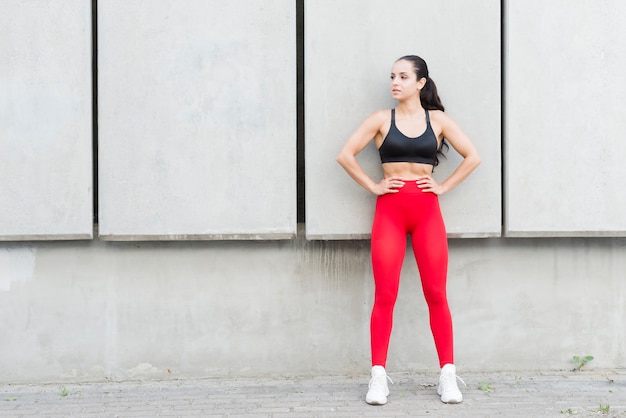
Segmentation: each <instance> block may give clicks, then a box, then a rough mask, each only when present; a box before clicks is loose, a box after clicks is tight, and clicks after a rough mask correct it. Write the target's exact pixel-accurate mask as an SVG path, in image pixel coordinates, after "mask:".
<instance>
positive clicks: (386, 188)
mask: <svg viewBox="0 0 626 418" xmlns="http://www.w3.org/2000/svg"><path fill="white" fill-rule="evenodd" d="M402 187H404V181H403V179H402V177H388V178H385V179H382V180H381V181H380V183H376V185H375V186H374V188H373V189H372V193H374V194H375V195H376V196H382V195H384V194H387V193H398V191H399V190H398V189H400V188H402Z"/></svg>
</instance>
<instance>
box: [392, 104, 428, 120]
mask: <svg viewBox="0 0 626 418" xmlns="http://www.w3.org/2000/svg"><path fill="white" fill-rule="evenodd" d="M398 113H400V114H401V115H402V116H405V117H407V118H411V117H415V116H420V115H422V114H424V108H423V107H422V103H421V102H420V101H416V102H410V103H409V102H401V103H398V106H396V114H398Z"/></svg>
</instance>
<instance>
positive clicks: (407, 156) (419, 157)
mask: <svg viewBox="0 0 626 418" xmlns="http://www.w3.org/2000/svg"><path fill="white" fill-rule="evenodd" d="M424 112H426V130H425V131H424V133H423V134H421V135H420V136H418V137H417V138H411V137H408V136H406V135H404V134H403V133H402V132H400V130H399V129H398V128H397V127H396V109H391V127H390V128H389V132H388V133H387V136H386V137H385V139H384V140H383V143H382V145H381V146H380V148H378V152H379V154H380V161H381V162H383V163H404V162H407V163H421V164H431V165H433V166H434V165H435V157H436V155H437V148H438V147H439V144H438V143H437V137H436V136H435V132H434V131H433V128H432V126H430V116H429V114H428V110H426V109H424Z"/></svg>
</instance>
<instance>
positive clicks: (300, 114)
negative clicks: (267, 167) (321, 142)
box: [295, 0, 306, 223]
mask: <svg viewBox="0 0 626 418" xmlns="http://www.w3.org/2000/svg"><path fill="white" fill-rule="evenodd" d="M295 2H296V83H297V84H296V91H297V93H296V94H297V98H296V113H297V116H296V118H297V121H296V131H297V134H296V154H297V157H296V164H297V167H296V176H297V178H296V183H297V191H296V199H297V205H296V207H297V209H296V211H297V213H296V218H297V222H298V223H303V222H305V219H306V205H305V199H306V196H305V181H306V179H305V168H304V167H305V161H304V136H305V132H304V88H305V86H304V0H295Z"/></svg>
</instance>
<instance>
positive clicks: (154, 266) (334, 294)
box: [0, 238, 626, 383]
mask: <svg viewBox="0 0 626 418" xmlns="http://www.w3.org/2000/svg"><path fill="white" fill-rule="evenodd" d="M450 244H451V245H450V247H451V252H450V277H449V286H448V287H449V294H450V305H451V309H452V313H453V319H454V324H455V331H456V334H455V339H456V357H457V358H456V362H457V364H458V366H459V370H460V372H461V373H462V370H487V371H488V370H516V369H517V370H519V369H533V370H535V369H536V370H541V369H571V368H572V367H573V366H574V364H573V362H572V361H571V357H572V356H573V355H593V356H595V360H593V362H592V363H590V364H589V366H588V367H589V368H596V369H601V368H615V367H626V319H625V318H626V300H625V299H626V297H625V295H626V282H625V281H624V280H623V278H624V273H623V272H624V271H626V241H625V240H624V239H623V238H606V239H582V238H578V239H564V238H563V239H535V238H532V239H525V240H510V239H508V240H502V239H496V238H493V239H467V240H458V239H457V240H452V241H451V243H450ZM372 290H373V289H372V279H371V271H370V266H369V251H368V245H367V241H305V240H304V239H302V238H300V239H297V240H295V241H282V242H279V241H274V242H236V241H232V242H170V243H122V242H103V241H93V242H84V243H80V242H66V243H52V242H50V243H39V244H35V243H30V244H29V243H22V244H6V243H5V244H3V245H1V246H0V318H2V326H1V327H0V341H2V343H1V344H0V381H2V382H6V383H11V382H14V383H15V382H36V381H75V380H93V379H96V380H99V379H105V378H108V379H136V378H159V379H169V378H184V377H192V376H195V377H197V376H226V375H229V376H258V375H274V376H284V375H315V374H323V375H328V374H339V375H340V374H348V373H350V374H355V373H356V374H358V373H362V374H363V376H364V379H365V378H366V376H367V372H368V368H369V340H368V328H369V325H368V324H369V310H370V306H371V301H372ZM388 367H389V370H390V371H393V372H398V371H423V370H434V369H436V368H437V359H436V354H435V349H434V344H433V342H432V336H431V334H430V331H429V329H428V315H427V308H426V304H425V302H424V300H423V296H422V294H421V289H420V285H419V279H418V276H417V269H416V267H415V266H414V262H413V260H412V258H410V257H407V259H406V262H405V267H404V271H403V276H402V285H401V293H400V298H399V300H398V303H397V307H396V317H395V324H394V331H393V334H392V340H391V348H390V356H389V365H388Z"/></svg>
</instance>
